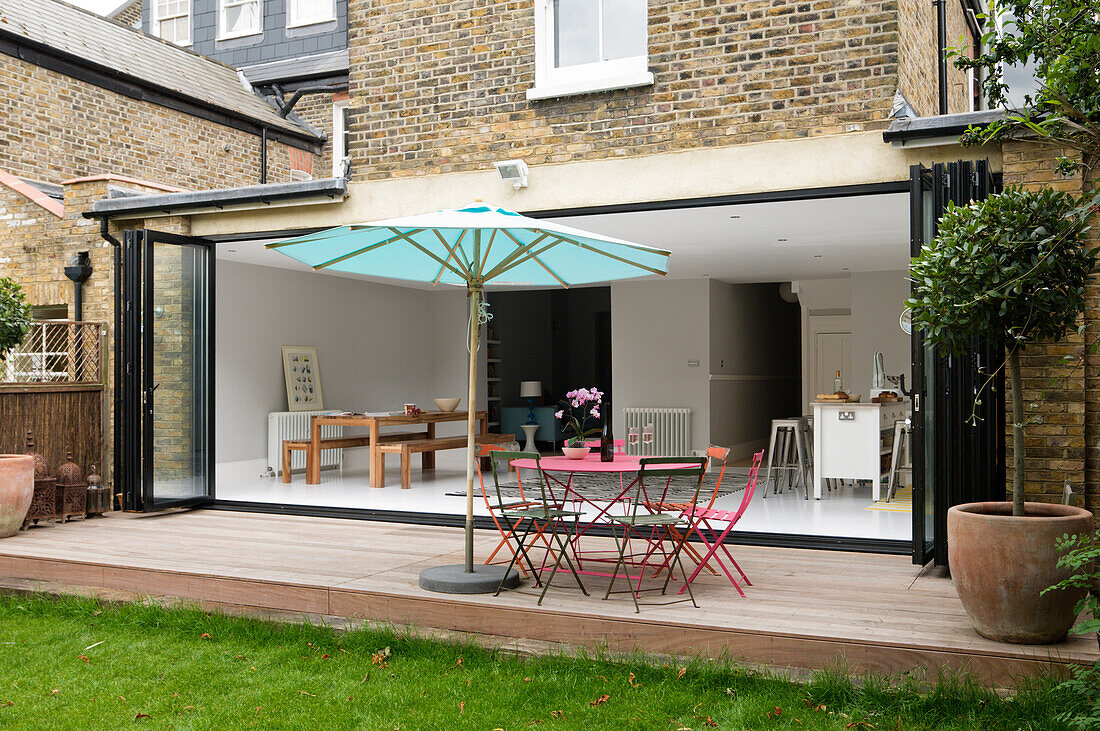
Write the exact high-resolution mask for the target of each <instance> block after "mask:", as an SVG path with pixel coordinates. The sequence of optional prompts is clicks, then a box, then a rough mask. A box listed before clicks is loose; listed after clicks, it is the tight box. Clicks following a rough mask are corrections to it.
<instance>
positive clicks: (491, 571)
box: [420, 564, 519, 594]
mask: <svg viewBox="0 0 1100 731" xmlns="http://www.w3.org/2000/svg"><path fill="white" fill-rule="evenodd" d="M504 569H505V567H504V566H485V565H482V564H478V565H476V566H474V570H473V573H467V572H466V567H465V566H464V565H463V564H451V565H449V566H433V567H431V568H430V569H424V570H423V571H421V572H420V588H421V589H427V590H428V591H438V592H441V593H443V594H491V593H492V592H494V591H496V590H497V587H498V586H500V585H501V580H502V579H503V580H504V588H505V589H514V588H515V587H517V586H519V573H518V572H517V571H516V570H515V569H512V570H511V571H509V572H508V574H507V577H506V576H505V573H504Z"/></svg>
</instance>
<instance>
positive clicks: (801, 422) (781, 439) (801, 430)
mask: <svg viewBox="0 0 1100 731" xmlns="http://www.w3.org/2000/svg"><path fill="white" fill-rule="evenodd" d="M808 432H809V426H808V425H807V423H806V419H804V418H803V417H800V416H799V417H793V418H789V419H772V432H771V439H770V440H769V443H768V471H767V473H766V474H765V477H764V489H763V491H762V492H761V495H763V497H765V498H766V497H767V496H768V488H769V487H770V486H771V481H772V470H775V472H776V479H775V487H774V488H773V490H772V494H773V495H774V494H776V493H778V492H779V486H780V481H781V480H782V477H781V474H782V473H784V472H786V473H787V487H792V486H793V485H794V484H795V480H796V479H797V484H801V485H802V489H803V492H804V493H805V496H806V499H807V500H808V499H809V498H810V475H809V470H810V461H809V454H810V448H809V445H808V444H807V433H808Z"/></svg>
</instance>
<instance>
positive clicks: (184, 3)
mask: <svg viewBox="0 0 1100 731" xmlns="http://www.w3.org/2000/svg"><path fill="white" fill-rule="evenodd" d="M153 35H155V36H159V37H161V38H163V39H164V40H166V41H168V42H169V43H175V44H176V45H177V46H190V45H191V0H153Z"/></svg>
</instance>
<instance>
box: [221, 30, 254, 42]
mask: <svg viewBox="0 0 1100 731" xmlns="http://www.w3.org/2000/svg"><path fill="white" fill-rule="evenodd" d="M263 34H264V33H263V31H262V30H250V31H246V32H244V33H228V34H225V35H219V36H216V37H215V38H214V40H215V41H235V40H237V39H238V38H249V37H251V36H262V35H263Z"/></svg>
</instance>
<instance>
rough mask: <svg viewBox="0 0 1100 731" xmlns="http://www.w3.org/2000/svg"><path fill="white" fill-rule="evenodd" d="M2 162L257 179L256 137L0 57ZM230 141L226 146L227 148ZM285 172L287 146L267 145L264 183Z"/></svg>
mask: <svg viewBox="0 0 1100 731" xmlns="http://www.w3.org/2000/svg"><path fill="white" fill-rule="evenodd" d="M0 119H3V120H4V124H3V125H2V126H0V169H3V170H5V171H7V172H9V173H12V174H13V175H17V176H20V177H25V178H31V179H36V180H45V181H47V182H52V183H60V182H61V181H62V180H67V179H70V178H77V177H83V176H87V175H94V174H98V173H114V174H117V175H125V176H129V177H134V178H143V179H146V180H155V181H158V182H162V183H167V184H172V185H178V186H181V187H184V188H193V189H202V188H222V187H231V186H237V185H251V184H255V183H258V182H259V180H260V140H259V137H258V136H257V135H253V134H248V133H246V132H242V131H239V130H234V129H231V128H229V127H226V126H224V125H220V124H217V123H215V122H211V121H208V120H205V119H199V118H197V117H192V116H189V115H186V114H182V113H180V112H176V111H173V110H170V109H166V108H164V107H161V106H158V105H156V104H152V103H149V102H142V101H137V100H134V99H131V98H129V97H125V96H122V95H120V94H115V93H113V92H110V91H107V90H106V89H102V88H100V87H97V86H93V85H91V84H88V83H85V82H82V81H76V80H74V79H72V78H70V77H67V76H63V75H61V74H58V73H55V72H53V71H48V70H46V69H43V68H40V67H38V66H34V65H32V64H29V63H26V62H24V61H21V60H19V59H16V58H13V57H12V56H8V55H4V54H0ZM227 147H228V150H227ZM289 179H290V167H289V153H288V149H287V146H286V145H284V144H282V143H279V142H269V144H268V180H269V181H270V182H283V181H286V180H289Z"/></svg>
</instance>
